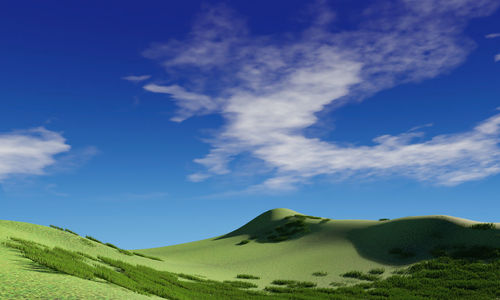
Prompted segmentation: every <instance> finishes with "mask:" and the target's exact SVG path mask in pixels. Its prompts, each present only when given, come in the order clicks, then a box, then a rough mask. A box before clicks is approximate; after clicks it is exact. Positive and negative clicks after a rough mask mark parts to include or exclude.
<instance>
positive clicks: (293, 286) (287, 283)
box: [271, 279, 316, 289]
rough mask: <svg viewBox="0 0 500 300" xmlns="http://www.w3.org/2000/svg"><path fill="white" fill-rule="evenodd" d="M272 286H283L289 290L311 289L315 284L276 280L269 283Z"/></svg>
mask: <svg viewBox="0 0 500 300" xmlns="http://www.w3.org/2000/svg"><path fill="white" fill-rule="evenodd" d="M271 284H274V285H284V286H286V287H287V288H290V289H296V288H313V287H315V286H316V283H314V282H309V281H297V280H287V279H276V280H273V281H272V282H271Z"/></svg>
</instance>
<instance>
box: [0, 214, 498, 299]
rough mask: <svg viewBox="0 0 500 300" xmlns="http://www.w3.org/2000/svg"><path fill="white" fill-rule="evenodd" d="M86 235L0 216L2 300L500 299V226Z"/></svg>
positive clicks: (452, 222) (423, 222)
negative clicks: (154, 244) (130, 238)
mask: <svg viewBox="0 0 500 300" xmlns="http://www.w3.org/2000/svg"><path fill="white" fill-rule="evenodd" d="M81 234H82V236H80V235H78V234H77V233H75V232H73V231H71V230H70V229H66V228H63V227H58V226H54V225H53V226H50V227H46V226H40V225H34V224H29V223H22V222H13V221H0V283H1V284H0V299H165V298H166V299H264V298H265V299H429V298H431V299H432V298H435V299H495V298H498V297H500V287H499V286H498V282H500V253H499V249H500V229H499V225H498V224H497V223H495V224H492V223H481V222H475V221H470V220H464V219H459V218H454V217H449V216H424V217H407V218H400V219H394V220H386V219H383V220H380V221H368V220H335V219H328V218H323V217H316V216H306V215H303V214H300V213H298V212H295V211H292V210H289V209H274V210H270V211H267V212H265V213H263V214H261V215H260V216H258V217H256V218H255V219H253V220H251V221H250V222H248V223H247V224H245V225H244V226H242V227H240V228H238V229H236V230H235V231H233V232H230V233H228V234H225V235H221V236H217V237H214V238H209V239H206V240H202V241H197V242H192V243H186V244H181V245H174V246H167V247H161V248H152V249H121V248H120V247H118V246H116V245H114V244H113V243H112V242H113V241H99V240H97V239H95V238H92V237H90V236H86V235H85V233H81ZM167 242H168V241H166V243H167Z"/></svg>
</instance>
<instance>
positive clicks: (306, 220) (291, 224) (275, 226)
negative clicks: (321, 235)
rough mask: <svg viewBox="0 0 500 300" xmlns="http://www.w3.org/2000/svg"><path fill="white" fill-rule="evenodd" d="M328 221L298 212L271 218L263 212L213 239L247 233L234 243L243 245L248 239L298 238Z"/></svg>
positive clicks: (274, 239)
mask: <svg viewBox="0 0 500 300" xmlns="http://www.w3.org/2000/svg"><path fill="white" fill-rule="evenodd" d="M328 221H329V219H323V218H318V217H312V216H305V215H299V214H295V215H289V216H286V217H283V218H280V219H273V218H272V216H270V215H266V214H263V215H261V216H259V217H257V218H255V219H254V220H252V221H250V222H249V223H247V224H245V225H244V226H242V227H240V228H239V229H237V230H235V231H233V232H230V233H228V234H226V235H223V236H220V237H217V238H215V239H213V240H221V239H226V238H231V237H235V236H242V235H247V236H248V238H247V239H246V240H242V241H240V242H239V243H236V245H238V246H243V245H245V244H247V243H248V242H249V241H254V242H257V243H279V242H283V241H290V240H296V239H299V238H301V237H303V236H305V235H307V234H308V233H310V232H311V231H316V230H317V227H318V226H319V225H321V224H323V223H326V222H328Z"/></svg>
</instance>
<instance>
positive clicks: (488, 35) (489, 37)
mask: <svg viewBox="0 0 500 300" xmlns="http://www.w3.org/2000/svg"><path fill="white" fill-rule="evenodd" d="M485 37H486V38H487V39H494V38H497V37H500V33H490V34H487V35H486V36H485Z"/></svg>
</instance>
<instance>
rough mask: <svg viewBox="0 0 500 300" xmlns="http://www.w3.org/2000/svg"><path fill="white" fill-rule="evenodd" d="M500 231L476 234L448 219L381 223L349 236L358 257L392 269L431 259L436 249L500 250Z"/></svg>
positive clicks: (356, 230) (357, 230) (356, 231)
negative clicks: (494, 248)
mask: <svg viewBox="0 0 500 300" xmlns="http://www.w3.org/2000/svg"><path fill="white" fill-rule="evenodd" d="M499 234H500V230H495V229H491V230H474V229H471V228H467V227H463V226H459V225H457V224H455V223H452V222H450V221H448V220H446V219H439V218H428V219H410V220H395V221H390V222H381V224H378V225H374V226H370V227H367V228H363V229H354V230H352V231H351V232H350V233H349V234H348V238H349V240H350V241H351V242H352V243H353V245H354V247H355V248H356V250H357V252H358V254H359V255H361V256H362V257H364V258H366V259H369V260H372V261H376V262H379V263H382V264H389V265H400V266H401V265H407V264H411V263H414V262H417V261H420V260H424V259H429V258H431V257H432V255H431V252H432V251H433V250H434V249H436V248H437V247H442V246H446V247H455V248H457V247H458V248H459V247H470V246H489V247H500V239H499V238H498V236H499Z"/></svg>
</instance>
